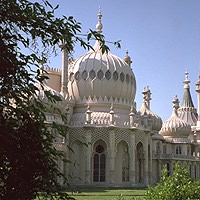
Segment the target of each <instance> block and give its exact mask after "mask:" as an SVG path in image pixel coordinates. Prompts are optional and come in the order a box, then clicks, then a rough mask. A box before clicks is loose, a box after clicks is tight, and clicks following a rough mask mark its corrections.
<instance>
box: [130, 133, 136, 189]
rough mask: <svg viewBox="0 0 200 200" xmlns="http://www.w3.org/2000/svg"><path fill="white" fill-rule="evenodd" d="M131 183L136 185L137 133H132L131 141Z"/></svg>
mask: <svg viewBox="0 0 200 200" xmlns="http://www.w3.org/2000/svg"><path fill="white" fill-rule="evenodd" d="M130 144H131V145H130V176H129V177H130V183H131V185H134V184H135V182H136V177H135V162H136V159H135V152H136V149H135V134H134V133H132V134H131V142H130Z"/></svg>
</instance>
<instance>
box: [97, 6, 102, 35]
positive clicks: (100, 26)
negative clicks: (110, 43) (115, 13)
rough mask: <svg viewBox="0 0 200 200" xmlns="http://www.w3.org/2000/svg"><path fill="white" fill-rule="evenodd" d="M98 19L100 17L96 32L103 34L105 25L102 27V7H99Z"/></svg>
mask: <svg viewBox="0 0 200 200" xmlns="http://www.w3.org/2000/svg"><path fill="white" fill-rule="evenodd" d="M97 17H98V23H97V25H96V30H97V31H98V32H99V33H101V32H102V28H103V25H102V23H101V18H102V14H101V8H100V6H99V12H98V15H97Z"/></svg>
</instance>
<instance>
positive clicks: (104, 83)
mask: <svg viewBox="0 0 200 200" xmlns="http://www.w3.org/2000/svg"><path fill="white" fill-rule="evenodd" d="M97 16H98V23H97V25H96V29H97V32H99V33H101V32H102V28H103V25H102V23H101V17H102V15H101V10H100V9H99V13H98V15H97ZM100 46H101V44H100V42H99V41H96V42H95V45H94V47H93V50H90V51H89V52H88V53H86V54H85V55H83V56H81V57H79V58H78V59H76V60H75V61H74V62H73V63H71V65H70V68H69V83H68V91H69V95H70V96H72V97H74V98H75V99H77V100H79V99H84V98H86V99H88V98H92V99H93V98H94V99H97V100H98V99H99V98H103V99H104V98H105V99H108V100H109V99H112V100H115V99H117V100H122V101H125V102H128V103H129V102H133V101H134V98H135V93H136V81H135V76H134V74H133V72H132V70H131V67H130V63H131V60H130V57H129V56H128V52H127V55H126V57H125V60H126V61H124V60H123V59H121V58H119V57H117V56H115V55H113V54H111V53H110V52H108V53H104V54H103V53H102V50H101V48H100ZM127 61H129V62H127Z"/></svg>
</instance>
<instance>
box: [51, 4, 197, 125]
mask: <svg viewBox="0 0 200 200" xmlns="http://www.w3.org/2000/svg"><path fill="white" fill-rule="evenodd" d="M49 2H51V3H52V4H53V5H57V4H58V5H59V8H58V10H57V11H56V15H57V16H61V15H66V16H73V17H74V18H75V19H76V20H77V21H78V22H80V23H81V26H82V33H87V31H88V30H89V29H93V30H95V27H96V24H97V13H98V8H99V6H100V7H101V12H102V15H103V17H102V24H103V34H104V35H105V37H106V40H108V41H117V40H121V48H120V49H117V48H116V47H114V46H113V45H112V44H108V45H109V47H110V49H111V53H113V54H115V55H117V56H119V57H121V58H124V56H125V52H126V49H128V51H129V56H130V57H131V59H132V61H133V63H132V69H133V72H134V74H135V76H136V82H137V93H136V98H135V100H136V102H137V109H138V110H139V109H140V107H141V104H142V94H141V92H142V90H143V88H144V87H145V86H147V85H148V86H149V87H150V89H151V92H152V101H151V110H152V111H153V112H154V113H156V114H158V115H159V116H161V118H162V119H163V121H165V120H167V119H168V118H169V117H170V115H171V112H172V99H173V97H174V96H175V95H177V96H178V98H179V100H180V102H181V100H182V96H183V81H184V79H185V70H186V69H188V72H189V80H190V81H191V83H190V91H191V95H192V98H193V103H194V104H195V106H196V107H197V94H196V92H195V84H196V81H197V79H198V75H199V72H200V0H123V1H122V0H121V1H120V0H115V1H114V0H112V1H111V0H84V1H80V0H56V1H55V0H49ZM83 53H85V51H84V50H82V49H81V47H80V46H76V52H75V54H74V58H76V57H78V56H80V55H82V54H83ZM49 65H50V66H51V67H56V68H61V56H60V55H58V56H57V57H51V59H50V64H49Z"/></svg>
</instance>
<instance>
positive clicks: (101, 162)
mask: <svg viewBox="0 0 200 200" xmlns="http://www.w3.org/2000/svg"><path fill="white" fill-rule="evenodd" d="M95 150H96V152H95V154H94V158H93V159H94V160H93V163H94V164H93V181H94V182H105V169H106V157H105V154H104V148H103V146H101V145H98V146H97V147H96V149H95Z"/></svg>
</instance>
